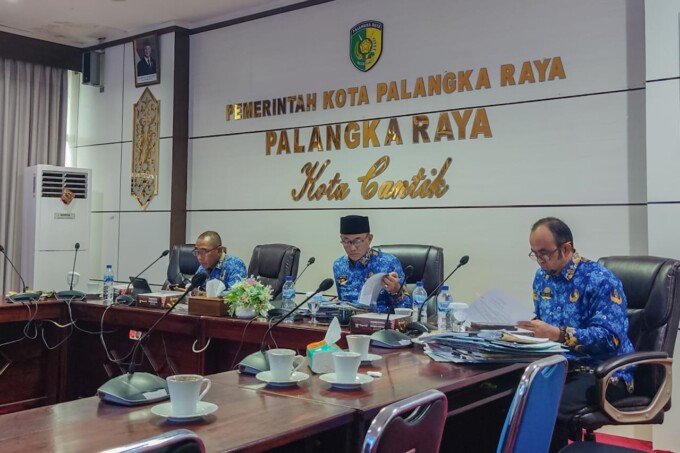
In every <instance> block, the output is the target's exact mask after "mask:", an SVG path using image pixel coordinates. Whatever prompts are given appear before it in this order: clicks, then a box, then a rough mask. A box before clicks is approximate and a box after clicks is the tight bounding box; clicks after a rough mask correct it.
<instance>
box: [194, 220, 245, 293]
mask: <svg viewBox="0 0 680 453" xmlns="http://www.w3.org/2000/svg"><path fill="white" fill-rule="evenodd" d="M194 255H195V256H196V258H198V263H199V264H200V266H199V267H198V270H197V271H196V273H199V272H206V273H207V274H208V279H207V280H206V281H208V280H213V279H218V280H220V281H221V282H222V283H224V286H225V291H227V290H229V288H231V285H233V284H234V283H236V282H237V281H239V280H240V279H241V278H243V277H245V276H246V265H245V264H244V263H243V260H242V259H241V258H238V257H236V256H231V255H227V249H226V247H223V246H222V238H220V235H219V234H217V233H216V232H214V231H206V232H205V233H202V234H201V235H200V236H199V237H198V239H196V245H195V246H194ZM201 289H203V290H204V289H205V283H203V286H201Z"/></svg>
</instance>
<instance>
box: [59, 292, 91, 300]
mask: <svg viewBox="0 0 680 453" xmlns="http://www.w3.org/2000/svg"><path fill="white" fill-rule="evenodd" d="M55 296H56V298H57V300H62V301H63V300H68V301H72V300H85V299H86V298H87V295H86V294H85V293H84V292H82V291H76V290H66V291H59V292H58V293H57V294H55Z"/></svg>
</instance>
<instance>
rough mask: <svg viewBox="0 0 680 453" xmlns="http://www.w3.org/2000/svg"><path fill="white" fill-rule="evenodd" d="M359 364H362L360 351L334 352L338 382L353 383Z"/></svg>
mask: <svg viewBox="0 0 680 453" xmlns="http://www.w3.org/2000/svg"><path fill="white" fill-rule="evenodd" d="M359 364H361V354H359V353H358V352H334V353H333V365H334V366H335V379H336V380H337V381H338V383H339V384H352V383H354V382H356V378H357V370H358V369H359Z"/></svg>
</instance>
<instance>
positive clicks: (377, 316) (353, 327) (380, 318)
mask: <svg viewBox="0 0 680 453" xmlns="http://www.w3.org/2000/svg"><path fill="white" fill-rule="evenodd" d="M386 318H387V314H386V313H364V314H361V315H354V316H352V322H351V323H350V328H349V330H350V332H352V333H364V334H369V335H370V334H372V333H373V332H375V331H377V330H382V329H384V328H385V319H386ZM409 322H411V317H410V316H408V315H390V320H389V322H388V327H389V328H390V329H393V330H399V331H401V332H403V331H404V330H406V324H408V323H409Z"/></svg>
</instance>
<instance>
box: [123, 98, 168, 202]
mask: <svg viewBox="0 0 680 453" xmlns="http://www.w3.org/2000/svg"><path fill="white" fill-rule="evenodd" d="M160 112H161V101H159V100H157V99H156V98H155V97H154V95H153V94H152V93H151V90H149V89H148V88H146V89H145V90H144V93H142V95H141V96H140V97H139V100H138V101H137V103H136V104H135V105H134V115H133V124H132V171H131V173H130V194H131V195H132V196H133V197H135V198H136V199H137V202H138V203H139V206H141V208H142V209H146V208H147V206H149V203H151V200H152V199H153V197H154V196H156V195H158V165H159V158H158V146H159V140H160V124H161V113H160Z"/></svg>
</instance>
